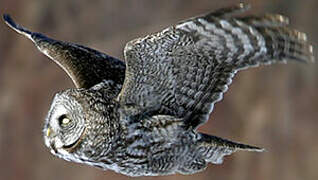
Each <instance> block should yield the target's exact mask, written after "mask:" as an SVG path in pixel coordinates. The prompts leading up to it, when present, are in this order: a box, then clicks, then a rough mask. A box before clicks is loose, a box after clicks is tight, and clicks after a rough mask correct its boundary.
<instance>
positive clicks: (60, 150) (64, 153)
mask: <svg viewBox="0 0 318 180" xmlns="http://www.w3.org/2000/svg"><path fill="white" fill-rule="evenodd" d="M57 152H58V153H60V154H62V155H69V152H68V151H66V150H65V149H62V148H58V149H57Z"/></svg>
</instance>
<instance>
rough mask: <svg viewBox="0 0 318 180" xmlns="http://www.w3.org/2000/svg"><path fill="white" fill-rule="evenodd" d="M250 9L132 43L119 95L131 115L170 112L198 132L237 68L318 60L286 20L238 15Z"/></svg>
mask: <svg viewBox="0 0 318 180" xmlns="http://www.w3.org/2000/svg"><path fill="white" fill-rule="evenodd" d="M246 9H247V8H246V6H244V5H239V6H235V7H231V8H228V9H226V8H225V9H222V10H218V11H216V12H212V13H210V14H207V15H204V16H199V17H196V18H191V19H189V20H186V21H182V22H181V23H179V24H177V25H175V26H172V27H169V28H166V29H165V30H163V31H161V32H159V33H155V34H153V35H148V36H146V37H143V38H139V39H136V40H133V41H131V42H129V43H127V45H126V47H125V58H126V66H127V70H126V79H125V83H124V86H123V89H122V90H121V93H120V96H119V97H118V99H119V101H120V103H121V104H122V105H123V109H125V111H126V112H127V114H128V115H129V114H136V113H150V114H168V115H172V116H176V117H178V118H183V119H184V121H185V122H186V126H188V127H192V128H196V127H198V125H200V124H202V123H204V122H205V121H206V120H207V119H208V117H209V114H210V112H211V111H212V109H213V105H214V103H216V102H218V101H220V100H221V99H222V96H223V93H224V92H226V91H227V89H228V86H229V85H230V84H231V81H232V78H233V76H234V75H235V73H236V72H237V71H238V70H241V69H246V68H248V67H253V66H258V65H261V64H271V63H276V62H285V61H287V60H298V61H302V62H307V61H310V60H313V55H312V47H311V46H310V45H309V44H308V43H307V41H306V36H305V34H304V33H300V32H298V31H296V30H293V29H289V28H287V27H286V25H287V24H288V20H287V18H285V17H283V16H280V15H265V16H260V17H255V16H247V17H237V16H233V14H236V12H243V11H244V10H246ZM232 12H235V13H232ZM224 13H225V14H224Z"/></svg>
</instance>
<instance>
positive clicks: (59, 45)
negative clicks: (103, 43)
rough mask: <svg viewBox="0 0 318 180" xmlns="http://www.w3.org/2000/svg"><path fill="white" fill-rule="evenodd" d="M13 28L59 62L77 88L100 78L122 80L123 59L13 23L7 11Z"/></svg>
mask: <svg viewBox="0 0 318 180" xmlns="http://www.w3.org/2000/svg"><path fill="white" fill-rule="evenodd" d="M3 18H4V20H5V22H6V23H7V25H8V26H9V27H11V28H12V29H13V30H15V31H16V32H18V33H19V34H22V35H23V36H25V37H27V38H28V39H30V40H31V41H32V42H33V43H34V44H35V46H36V47H37V48H38V49H39V50H40V51H41V52H42V53H43V54H45V55H46V56H48V57H49V58H50V59H52V60H53V61H54V62H55V63H56V64H58V65H59V66H60V67H61V68H62V69H63V70H64V71H65V72H66V73H67V74H68V75H69V77H70V78H71V79H72V81H73V83H74V84H75V86H76V87H77V88H90V87H92V86H94V85H96V84H98V83H100V82H102V81H103V80H113V81H114V82H115V83H117V84H123V82H124V74H125V63H124V62H123V61H120V60H118V59H115V58H113V57H110V56H108V55H106V54H104V53H101V52H98V51H96V50H94V49H91V48H88V47H85V46H81V45H78V44H74V43H69V42H63V41H58V40H54V39H51V38H49V37H46V36H45V35H43V34H40V33H36V32H31V31H29V30H27V29H26V28H24V27H22V26H20V25H18V24H16V23H15V22H14V21H13V20H12V19H11V17H10V16H9V15H6V14H5V15H4V16H3Z"/></svg>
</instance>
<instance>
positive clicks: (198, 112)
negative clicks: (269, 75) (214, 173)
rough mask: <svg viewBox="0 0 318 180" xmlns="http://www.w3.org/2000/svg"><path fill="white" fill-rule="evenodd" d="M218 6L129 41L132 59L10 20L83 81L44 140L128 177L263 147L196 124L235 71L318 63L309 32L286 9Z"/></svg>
mask: <svg viewBox="0 0 318 180" xmlns="http://www.w3.org/2000/svg"><path fill="white" fill-rule="evenodd" d="M247 7H248V6H247V5H244V4H239V5H237V6H233V7H228V8H224V9H219V10H216V11H214V12H212V13H209V14H206V15H202V16H198V17H194V18H191V19H188V20H185V21H182V22H180V23H178V24H177V25H174V26H171V27H168V28H166V29H164V30H163V31H161V32H158V33H154V34H152V35H148V36H145V37H142V38H138V39H135V40H133V41H130V42H128V43H127V45H126V47H125V50H124V57H125V62H124V61H121V60H118V59H116V58H113V57H110V56H108V55H106V54H103V53H100V52H98V51H96V50H93V49H90V48H87V47H84V46H82V45H77V44H73V43H68V42H63V41H58V40H54V39H51V38H48V37H46V36H44V35H42V34H40V33H34V32H31V31H29V30H27V29H25V28H23V27H22V26H20V25H18V24H15V23H14V21H13V20H12V19H11V18H10V17H9V15H4V20H5V22H6V23H7V24H8V25H9V26H10V27H11V28H13V29H14V30H15V31H17V32H18V33H20V34H22V35H24V36H26V37H27V38H29V39H31V40H32V41H33V43H34V44H35V45H36V47H37V48H38V49H39V50H40V51H41V52H42V53H44V54H45V55H46V56H48V57H49V58H50V59H52V60H53V61H54V62H55V63H57V64H58V65H59V66H60V67H62V68H63V69H64V70H65V71H66V73H67V74H68V75H69V76H70V77H71V78H72V80H73V82H74V84H75V86H76V88H74V89H67V90H64V91H61V92H59V93H57V94H56V95H55V97H54V99H53V102H52V105H51V108H50V110H49V112H48V115H47V118H46V119H45V125H44V131H43V132H44V133H43V135H44V141H45V145H46V146H47V147H48V148H49V149H50V150H51V152H52V153H53V154H54V155H56V156H58V157H60V158H63V159H65V160H68V161H74V162H78V163H85V164H88V165H92V166H97V167H100V168H102V169H104V170H107V169H111V170H114V171H116V172H118V173H122V174H125V175H128V176H157V175H167V174H174V173H181V174H192V173H196V172H199V171H202V170H204V169H205V168H206V166H207V164H208V163H213V164H220V163H222V161H223V157H224V156H226V155H230V154H232V153H233V152H236V151H238V150H243V151H257V152H261V151H263V149H262V148H258V147H255V146H250V145H245V144H241V143H236V142H232V141H229V140H225V139H222V138H219V137H216V136H212V135H208V134H203V133H200V132H197V131H196V129H197V128H198V126H200V125H201V124H203V123H205V122H206V121H207V120H208V118H209V114H210V113H211V111H212V109H213V105H214V104H215V103H216V102H218V101H220V100H221V99H222V95H223V93H224V92H226V91H227V89H228V86H229V85H230V84H231V79H232V78H233V76H234V75H235V74H236V72H238V71H239V70H242V69H247V68H249V67H255V66H259V65H265V64H272V63H277V62H287V61H289V60H296V61H301V62H309V61H313V60H314V57H313V53H312V46H311V45H309V44H308V43H307V40H306V35H305V34H304V33H301V32H298V31H296V30H293V29H290V28H288V27H286V26H287V25H288V19H287V18H286V17H283V16H281V15H262V16H246V15H245V16H242V15H239V13H240V12H243V11H245V10H246V9H247Z"/></svg>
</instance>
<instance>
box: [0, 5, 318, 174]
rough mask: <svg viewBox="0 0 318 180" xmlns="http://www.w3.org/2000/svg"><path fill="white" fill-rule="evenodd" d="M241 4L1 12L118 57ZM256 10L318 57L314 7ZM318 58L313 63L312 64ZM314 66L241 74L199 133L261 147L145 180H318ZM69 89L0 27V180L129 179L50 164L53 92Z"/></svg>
mask: <svg viewBox="0 0 318 180" xmlns="http://www.w3.org/2000/svg"><path fill="white" fill-rule="evenodd" d="M238 2H239V1H236V0H224V1H218V0H200V1H198V0H192V1H190V0H173V1H172V0H160V1H159V0H157V1H150V0H142V1H141V0H139V1H128V0H117V1H115V0H113V1H111V0H108V1H106V0H104V1H102V0H96V1H84V0H83V1H75V0H74V1H64V0H0V13H1V14H3V13H10V14H11V15H12V16H13V18H14V19H15V20H16V21H17V22H18V23H21V24H23V25H25V26H26V27H28V28H30V29H31V30H34V31H39V32H42V33H44V34H47V35H49V36H51V37H53V38H56V39H61V40H65V41H71V42H76V43H80V44H84V45H87V46H90V47H93V48H96V49H98V50H101V51H104V52H106V53H107V54H110V55H113V56H115V57H119V58H123V56H122V50H123V47H124V46H125V43H126V42H127V41H129V40H131V39H134V38H136V37H139V36H143V35H146V34H148V33H151V32H154V31H158V30H161V29H163V28H164V27H166V26H169V25H170V24H174V23H176V22H178V21H180V20H182V19H184V18H188V17H191V16H194V15H198V14H202V13H205V12H208V11H211V10H214V9H217V8H220V7H224V6H228V5H231V4H234V3H238ZM249 2H250V3H251V4H252V5H253V8H252V10H251V13H264V12H272V13H281V14H283V15H286V16H288V17H290V19H291V26H292V27H295V28H297V29H298V30H300V31H303V32H306V33H307V34H308V37H309V40H310V41H311V42H312V43H313V44H314V50H315V51H316V53H315V54H316V57H317V49H318V48H317V42H318V20H317V16H318V1H317V0H302V1H300V0H251V1H249ZM316 59H317V58H316ZM317 68H318V63H316V64H309V65H304V64H297V63H290V64H288V65H275V66H271V67H261V68H256V69H250V70H248V71H243V72H241V73H239V74H238V76H236V77H235V80H234V81H233V84H232V85H231V88H230V90H229V91H228V92H227V93H226V94H225V96H224V97H225V99H224V100H223V101H222V102H220V103H218V104H217V105H216V106H215V110H214V112H213V114H212V118H211V120H210V121H209V122H208V123H207V124H205V125H204V126H203V127H201V128H200V130H201V131H204V132H207V133H210V134H215V135H218V136H221V137H226V138H229V139H233V140H236V141H241V142H245V143H250V144H255V145H258V146H261V147H265V148H266V149H267V152H265V153H249V152H238V153H235V154H234V155H232V156H229V157H226V158H225V161H224V163H223V164H222V165H214V166H212V165H209V167H208V168H207V170H206V171H203V172H202V173H198V174H195V175H191V176H182V175H173V176H165V177H142V178H139V179H162V180H173V179H185V180H187V179H193V178H195V179H196V180H201V179H202V180H203V179H229V180H231V179H233V180H234V179H235V180H251V179H253V180H256V179H258V180H263V179H264V180H265V179H277V180H278V179H279V180H282V179H286V180H287V179H288V180H298V179H301V180H304V179H306V180H307V179H308V180H316V179H318V170H317V169H318V167H317V166H318V141H317V138H318V132H317V131H318V123H317V120H318V119H317V116H318V108H317V107H318V97H317V90H318V70H317ZM70 87H73V85H72V83H71V80H70V79H69V78H68V77H67V76H66V74H65V73H64V72H63V71H62V70H61V69H60V68H58V67H57V65H55V64H54V63H52V62H50V61H49V60H48V58H46V57H45V56H44V55H42V54H40V53H39V52H38V51H37V49H36V48H35V47H34V46H33V45H32V43H31V42H30V41H27V40H26V39H24V38H22V37H21V36H18V35H17V34H16V33H14V32H13V31H12V30H9V29H8V27H6V26H5V25H4V23H2V22H1V23H0V179H1V180H11V179H12V180H14V179H19V180H20V179H26V180H31V179H32V180H38V179H41V180H44V179H45V180H56V179H69V180H73V179H74V180H75V179H76V180H82V179H92V180H99V179H112V180H126V179H131V178H130V177H126V176H123V175H120V174H116V173H114V172H112V171H105V172H104V171H101V170H99V169H96V168H92V167H89V166H84V165H80V164H75V163H70V162H66V161H64V160H62V159H58V158H56V157H53V155H51V154H50V152H49V151H48V149H47V148H46V147H45V146H44V143H43V140H42V132H41V130H42V126H43V120H44V117H45V115H46V112H47V111H48V108H49V105H50V102H51V100H52V97H53V95H54V93H55V92H57V91H60V90H63V89H67V88H70Z"/></svg>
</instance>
